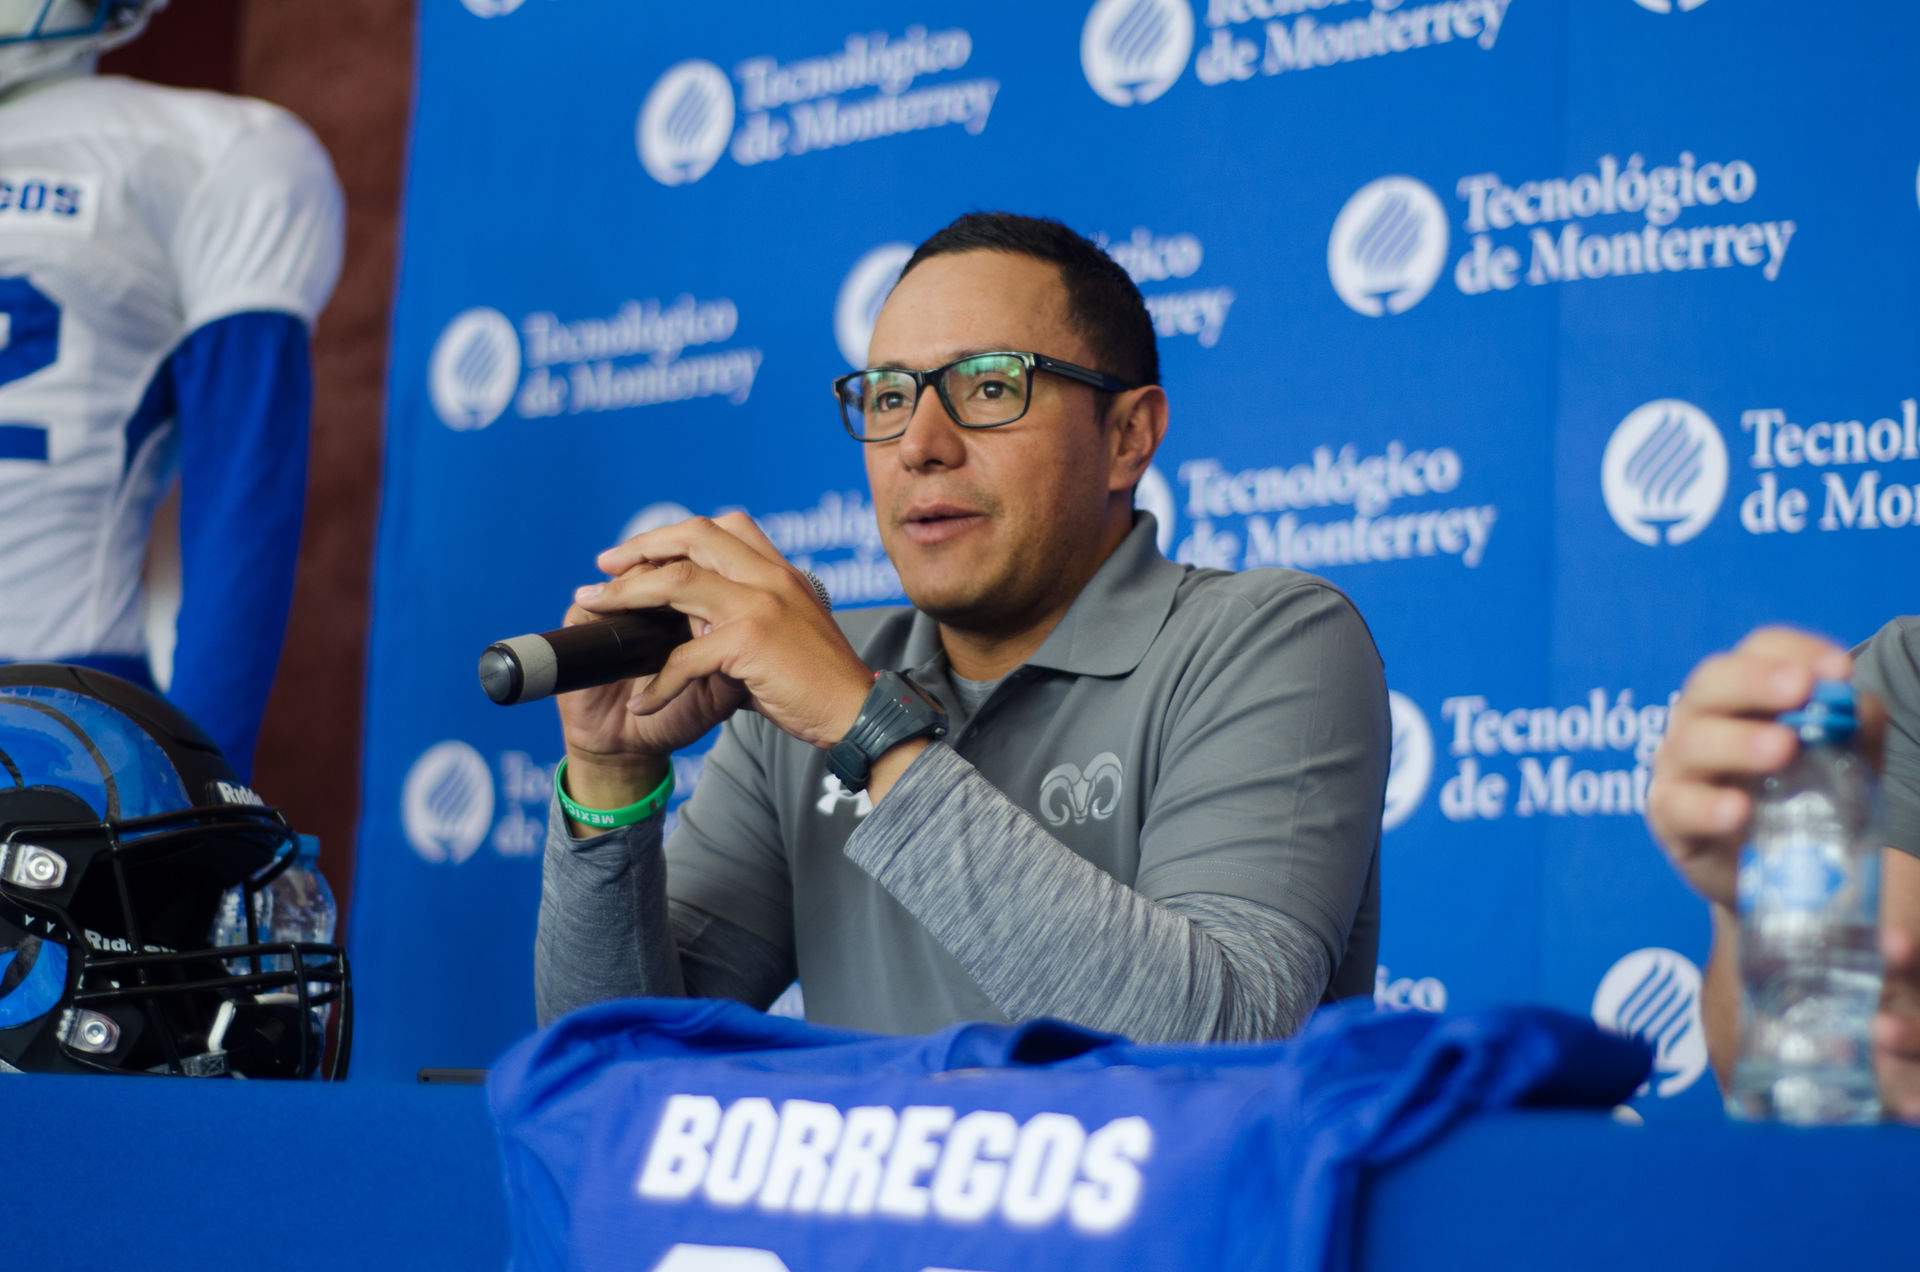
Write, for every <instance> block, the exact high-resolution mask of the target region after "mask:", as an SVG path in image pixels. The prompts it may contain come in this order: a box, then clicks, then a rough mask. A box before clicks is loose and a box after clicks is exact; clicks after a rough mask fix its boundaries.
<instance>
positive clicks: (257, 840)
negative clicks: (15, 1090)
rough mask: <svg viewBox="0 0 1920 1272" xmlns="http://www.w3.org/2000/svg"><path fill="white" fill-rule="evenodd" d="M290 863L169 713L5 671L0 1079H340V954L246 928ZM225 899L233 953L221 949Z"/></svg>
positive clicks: (23, 670) (345, 980)
mask: <svg viewBox="0 0 1920 1272" xmlns="http://www.w3.org/2000/svg"><path fill="white" fill-rule="evenodd" d="M297 852H298V836H297V835H296V834H295V833H294V831H293V829H292V828H291V827H290V826H289V825H288V824H287V821H286V818H285V817H283V816H282V815H281V814H280V812H279V811H278V810H277V809H273V808H269V807H268V806H266V805H265V804H264V803H262V802H261V801H260V798H259V797H258V796H257V795H255V794H254V793H253V792H252V791H251V790H249V789H248V788H247V787H246V786H245V785H244V784H242V783H241V781H240V779H239V778H238V777H237V776H236V775H235V774H234V772H233V769H232V768H231V767H230V766H229V765H228V764H227V762H226V760H225V759H224V758H223V757H222V756H221V754H220V751H219V749H218V748H217V747H215V745H214V744H213V742H212V741H211V740H210V739H209V738H208V737H207V736H206V734H205V733H203V732H202V731H201V730H200V729H199V727H198V726H196V725H195V724H193V722H192V721H190V720H188V719H187V717H186V716H185V715H183V714H181V713H180V711H178V710H177V709H176V708H174V707H173V706H172V705H170V704H169V703H167V702H166V701H165V700H163V699H161V698H159V697H158V696H156V695H154V694H152V693H149V692H147V691H146V690H144V689H140V688H138V687H137V686H135V685H132V684H129V683H128V682H127V681H125V680H121V679H120V678H118V677H117V676H110V675H107V674H106V673H104V672H99V671H92V670H88V669H83V668H79V667H67V666H60V665H55V664H50V663H41V664H20V665H16V666H10V667H0V1072H5V1071H9V1070H12V1071H19V1072H39V1073H98V1072H110V1073H158V1074H178V1075H185V1076H195V1077H207V1076H223V1075H238V1076H243V1077H289V1078H307V1077H325V1078H340V1077H344V1076H346V1069H347V1056H348V1051H349V1044H350V1041H351V1037H352V1029H353V997H352V983H351V976H350V973H349V971H348V967H347V958H346V953H345V951H343V950H342V949H341V948H340V947H339V946H338V945H333V944H324V943H318V942H306V941H292V940H277V939H275V934H274V933H273V932H271V931H266V932H263V931H261V930H260V923H259V915H260V914H261V912H262V907H261V906H260V905H259V904H258V898H259V895H260V892H261V890H262V889H263V888H265V887H266V886H267V885H268V884H269V883H271V882H272V881H273V879H274V878H276V877H277V876H278V875H279V874H280V873H281V872H283V871H284V870H286V869H287V868H288V867H289V866H290V865H292V864H293V862H294V860H295V858H296V855H297ZM232 889H239V893H238V895H239V896H241V897H243V898H244V900H245V903H246V932H247V938H248V943H246V944H239V945H218V946H216V945H215V944H214V943H213V939H212V936H211V934H212V932H213V931H214V927H215V919H216V917H217V915H218V914H219V911H220V908H221V903H222V899H223V897H225V896H226V894H227V893H228V892H229V891H230V890H232ZM329 1035H331V1037H329Z"/></svg>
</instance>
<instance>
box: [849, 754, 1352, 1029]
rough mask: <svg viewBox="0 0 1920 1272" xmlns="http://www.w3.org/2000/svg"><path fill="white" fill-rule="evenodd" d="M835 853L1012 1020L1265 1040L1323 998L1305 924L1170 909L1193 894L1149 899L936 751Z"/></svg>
mask: <svg viewBox="0 0 1920 1272" xmlns="http://www.w3.org/2000/svg"><path fill="white" fill-rule="evenodd" d="M846 851H847V855H848V856H849V857H850V858H851V859H852V860H853V861H854V862H855V863H856V864H857V865H859V866H860V867H861V868H862V869H864V870H866V871H867V872H868V873H869V874H871V875H872V876H873V877H874V878H875V879H876V880H877V881H878V882H879V883H880V884H881V886H883V887H885V888H886V889H887V891H888V892H889V893H891V894H892V895H893V896H894V897H895V899H897V900H898V901H899V902H900V903H901V904H902V905H904V906H905V907H906V908H907V909H908V910H909V911H910V912H912V914H913V915H914V917H915V918H917V919H918V920H919V921H920V922H921V923H922V924H924V925H925V926H926V928H927V929H928V931H929V932H931V933H932V934H933V936H934V938H935V939H936V940H938V941H939V942H940V943H941V945H942V946H944V947H945V948H946V949H947V951H948V952H949V953H951V954H952V955H953V956H954V958H955V959H957V960H958V961H959V963H960V964H961V966H962V967H964V968H966V970H967V972H968V973H969V974H970V975H971V976H972V977H973V978H974V980H975V982H976V983H977V984H978V985H979V986H980V988H981V989H982V990H983V991H984V992H985V993H986V994H987V996H988V997H989V998H991V999H992V1000H993V1002H994V1004H995V1006H997V1007H999V1008H1000V1009H1001V1010H1002V1011H1003V1012H1005V1013H1006V1014H1007V1016H1008V1017H1009V1018H1011V1019H1014V1020H1023V1019H1031V1018H1033V1017H1036V1016H1057V1017H1060V1018H1063V1019H1066V1020H1071V1021H1073V1022H1075V1023H1077V1024H1082V1025H1086V1026H1088V1027H1091V1028H1096V1029H1105V1030H1111V1031H1113V1032H1115V1033H1123V1034H1126V1035H1128V1036H1130V1037H1134V1038H1137V1039H1141V1040H1168V1041H1171V1040H1199V1039H1211V1040H1227V1039H1247V1038H1266V1037H1278V1036H1282V1035H1284V1034H1286V1033H1288V1032H1290V1031H1291V1030H1292V1029H1293V1027H1294V1026H1295V1025H1297V1024H1298V1023H1299V1020H1300V1019H1301V1018H1302V1017H1303V1016H1304V1015H1305V1014H1306V1012H1307V1011H1309V1010H1311V1008H1312V1006H1313V1004H1314V1003H1316V1002H1317V1001H1318V1000H1319V998H1320V995H1321V993H1322V992H1323V991H1324V989H1325V987H1326V983H1327V977H1328V975H1329V971H1330V968H1329V965H1328V964H1329V959H1328V957H1327V954H1326V952H1325V951H1324V949H1322V948H1320V942H1318V941H1317V940H1316V939H1314V938H1313V937H1312V936H1311V935H1310V934H1308V933H1307V932H1306V929H1305V928H1304V927H1303V926H1300V925H1297V924H1293V923H1292V922H1291V921H1290V920H1288V919H1287V918H1286V916H1284V915H1280V914H1278V913H1277V912H1276V911H1272V910H1269V909H1267V908H1266V907H1264V906H1258V905H1254V904H1253V903H1251V902H1242V901H1236V900H1235V899H1233V898H1224V897H1209V898H1207V902H1208V903H1211V904H1204V903H1203V904H1195V905H1191V906H1189V907H1187V908H1188V910H1189V912H1188V913H1182V912H1181V908H1182V907H1181V903H1182V902H1186V901H1189V900H1191V901H1195V902H1198V901H1199V898H1191V899H1189V898H1176V899H1175V900H1173V901H1170V902H1168V903H1166V904H1156V903H1154V902H1152V901H1150V900H1148V899H1147V898H1146V897H1143V896H1141V895H1140V894H1139V893H1137V892H1134V891H1133V890H1132V889H1130V888H1128V887H1126V886H1125V885H1124V884H1122V883H1120V882H1119V881H1118V880H1116V879H1114V878H1113V877H1112V876H1111V875H1109V874H1107V873H1106V872H1105V871H1103V870H1101V869H1100V868H1099V867H1097V866H1095V865H1093V864H1092V863H1091V862H1088V861H1086V860H1084V859H1082V858H1081V857H1079V856H1078V855H1076V854H1075V853H1074V852H1073V851H1072V850H1071V849H1069V848H1068V847H1067V846H1066V845H1064V844H1062V843H1061V842H1060V841H1059V840H1057V839H1054V838H1053V837H1052V836H1051V835H1049V834H1047V833H1046V832H1045V831H1044V830H1042V829H1041V828H1040V826H1039V824H1038V823H1036V822H1035V821H1034V820H1033V819H1032V818H1031V817H1029V816H1027V814H1026V813H1025V812H1023V811H1022V810H1021V809H1020V808H1019V807H1018V806H1016V805H1015V804H1013V802H1012V801H1010V800H1008V799H1007V798H1006V796H1005V795H1003V794H1001V793H1000V792H999V791H998V790H996V789H995V788H994V787H993V786H992V785H991V784H990V783H989V782H987V781H986V779H984V778H983V777H981V776H980V775H979V773H977V772H976V771H975V770H974V769H973V767H972V766H971V765H969V764H968V763H967V762H966V761H965V760H963V759H961V758H960V757H959V756H958V755H956V754H954V752H953V751H952V750H951V749H949V748H947V747H945V746H943V745H938V744H936V745H933V746H929V747H928V748H927V749H926V751H925V753H924V754H922V755H921V756H919V757H918V758H917V759H916V760H915V761H914V764H913V767H912V768H911V769H910V770H909V771H908V772H907V773H906V774H905V775H904V776H903V777H902V778H901V779H900V780H899V782H898V783H897V784H896V785H895V786H894V787H893V789H892V790H891V791H890V792H889V793H888V796H887V799H886V801H885V802H884V803H881V804H876V805H875V808H874V811H873V813H872V814H871V815H870V816H869V817H868V818H867V819H866V821H864V822H863V823H862V824H861V826H860V828H859V829H858V830H857V831H855V833H854V835H853V836H852V838H851V839H849V840H848V843H847V848H846ZM1256 914H1257V915H1262V916H1271V918H1272V920H1274V921H1275V922H1274V923H1272V924H1263V923H1262V922H1260V921H1259V920H1257V919H1253V920H1250V916H1252V915H1256ZM1210 927H1212V928H1217V929H1222V930H1221V931H1220V932H1219V933H1218V934H1216V933H1215V932H1212V931H1209V930H1208V929H1209V928H1210ZM1276 927H1277V928H1278V931H1279V935H1276V934H1275V930H1274V929H1275V928H1276Z"/></svg>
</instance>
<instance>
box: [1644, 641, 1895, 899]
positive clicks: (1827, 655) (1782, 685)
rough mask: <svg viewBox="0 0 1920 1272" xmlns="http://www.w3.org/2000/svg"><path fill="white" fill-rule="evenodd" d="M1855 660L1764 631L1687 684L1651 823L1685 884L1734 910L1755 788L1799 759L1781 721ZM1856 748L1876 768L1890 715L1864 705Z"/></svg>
mask: <svg viewBox="0 0 1920 1272" xmlns="http://www.w3.org/2000/svg"><path fill="white" fill-rule="evenodd" d="M1852 674H1853V659H1852V658H1851V657H1849V656H1848V654H1847V651H1846V650H1844V649H1841V648H1840V647H1839V646H1838V645H1835V644H1833V643H1832V642H1831V641H1827V640H1823V639H1821V638H1820V637H1818V636H1814V635H1811V634H1809V633H1807V632H1802V631H1796V630H1794V629H1792V628H1787V627H1763V628H1761V629H1759V630H1758V631H1755V632H1754V633H1752V634H1751V635H1749V636H1748V637H1747V638H1746V639H1745V640H1743V641H1741V642H1740V644H1739V645H1738V646H1737V647H1736V648H1735V649H1734V650H1733V652H1731V653H1727V654H1720V655H1717V656H1715V657H1713V658H1709V659H1707V660H1706V661H1705V662H1702V663H1701V664H1700V665H1699V666H1698V667H1696V668H1695V669H1694V671H1693V674H1692V675H1691V676H1689V677H1688V678H1687V683H1686V685H1685V687H1684V688H1683V689H1682V690H1681V693H1680V700H1679V702H1677V703H1676V704H1675V705H1674V708H1673V715H1672V718H1671V719H1669V720H1668V722H1667V734H1666V737H1665V738H1664V739H1662V741H1661V743H1660V749H1659V751H1658V752H1657V753H1656V754H1655V755H1654V760H1653V782H1652V785H1651V787H1650V788H1649V790H1648V792H1647V822H1648V824H1649V825H1650V826H1651V827H1652V828H1653V833H1654V835H1655V837H1657V838H1658V839H1659V841H1660V843H1661V846H1662V847H1664V848H1665V849H1666V851H1667V856H1668V858H1669V859H1671V860H1672V862H1673V864H1674V867H1675V868H1676V869H1677V870H1679V872H1680V874H1681V876H1682V877H1683V878H1684V879H1686V881H1687V883H1688V884H1689V885H1690V886H1691V887H1692V888H1693V889H1694V891H1696V892H1698V893H1699V894H1700V895H1701V896H1703V897H1705V898H1706V899H1707V900H1709V901H1711V902H1713V903H1714V904H1715V905H1718V906H1721V907H1724V908H1725V909H1727V910H1731V909H1732V908H1733V904H1734V893H1735V876H1736V875H1737V874H1738V871H1739V863H1740V848H1741V845H1742V844H1743V843H1744V842H1745V840H1746V834H1747V824H1748V822H1749V821H1751V820H1752V817H1753V790H1754V784H1755V783H1756V782H1758V781H1759V780H1760V779H1761V778H1763V777H1765V776H1767V775H1768V774H1770V773H1777V772H1779V771H1780V770H1781V769H1782V768H1785V767H1786V765H1787V764H1788V763H1789V762H1790V761H1791V760H1792V759H1793V757H1794V754H1795V752H1796V751H1797V750H1798V747H1799V743H1798V741H1797V740H1796V739H1795V738H1794V736H1793V731H1792V730H1791V729H1789V728H1787V727H1786V726H1785V725H1783V724H1780V723H1778V722H1777V721H1776V720H1775V718H1774V717H1776V716H1778V715H1779V714H1780V713H1781V712H1784V711H1792V710H1794V709H1795V708H1797V707H1800V706H1803V705H1805V703H1806V701H1807V698H1808V697H1809V696H1810V695H1811V694H1812V692H1813V684H1814V681H1816V680H1846V679H1848V678H1850V677H1851V676H1852ZM1858 710H1859V717H1860V731H1859V734H1858V735H1857V736H1858V738H1859V743H1858V744H1859V746H1860V747H1861V749H1862V750H1863V751H1864V752H1865V753H1866V754H1867V755H1868V756H1869V757H1870V758H1871V759H1873V760H1874V761H1876V762H1877V761H1878V757H1879V748H1880V739H1881V736H1882V733H1883V730H1884V728H1885V724H1886V713H1885V711H1884V709H1883V708H1882V707H1881V705H1880V703H1879V700H1878V699H1876V698H1874V697H1873V696H1872V695H1871V694H1862V695H1860V700H1859V708H1858Z"/></svg>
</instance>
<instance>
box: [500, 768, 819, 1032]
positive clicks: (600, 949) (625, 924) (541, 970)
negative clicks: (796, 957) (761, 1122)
mask: <svg viewBox="0 0 1920 1272" xmlns="http://www.w3.org/2000/svg"><path fill="white" fill-rule="evenodd" d="M558 803H559V801H557V800H556V801H555V807H554V808H553V809H552V810H551V811H550V812H549V814H548V822H547V851H546V859H545V861H544V862H543V863H542V865H541V886H540V918H539V926H538V929H537V932H536V935H535V938H534V954H533V996H534V1013H535V1018H536V1019H537V1020H538V1022H539V1023H540V1024H541V1025H542V1026H545V1025H547V1024H550V1023H551V1022H552V1021H553V1020H554V1019H555V1018H556V1017H558V1016H561V1015H564V1014H565V1013H567V1012H569V1011H572V1010H574V1009H575V1008H579V1007H585V1006H587V1005H588V1004H590V1003H598V1002H605V1001H606V1000H608V999H610V998H677V997H681V996H683V995H684V996H686V997H691V998H731V999H734V1000H735V1001H737V1002H743V1003H746V1004H748V1005H749V1006H753V1007H759V1008H763V1009H764V1008H765V1007H766V1006H767V1004H769V1003H771V1002H772V1001H773V1000H774V999H775V998H777V997H779V995H780V992H781V991H782V990H784V989H785V988H786V987H787V986H788V985H790V984H792V983H793V959H792V956H791V954H790V953H789V952H788V951H786V950H784V949H782V948H780V947H779V946H776V945H774V944H772V943H771V942H769V941H765V940H762V939H761V938H760V937H758V936H755V935H754V934H753V933H752V932H749V931H747V930H746V929H745V928H743V927H741V926H739V925H738V924H735V923H729V922H727V921H726V920H725V919H721V918H717V917H715V916H714V915H711V914H708V913H706V912H705V911H704V910H700V909H698V908H696V907H694V906H691V905H686V904H684V903H682V902H679V901H673V900H670V899H668V897H667V864H666V854H665V852H664V851H663V850H662V848H661V844H660V832H661V829H662V826H663V824H664V822H665V820H666V819H665V818H664V817H659V816H655V817H650V818H648V819H647V820H646V821H644V822H640V823H637V824H635V825H633V826H628V827H623V828H622V829H620V830H616V831H610V832H607V833H605V834H600V833H594V834H592V835H589V836H582V837H580V838H574V837H573V836H571V835H569V834H568V833H567V827H568V826H569V824H570V823H569V822H568V821H567V820H566V819H565V818H563V817H562V816H561V815H560V811H559V807H558Z"/></svg>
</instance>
